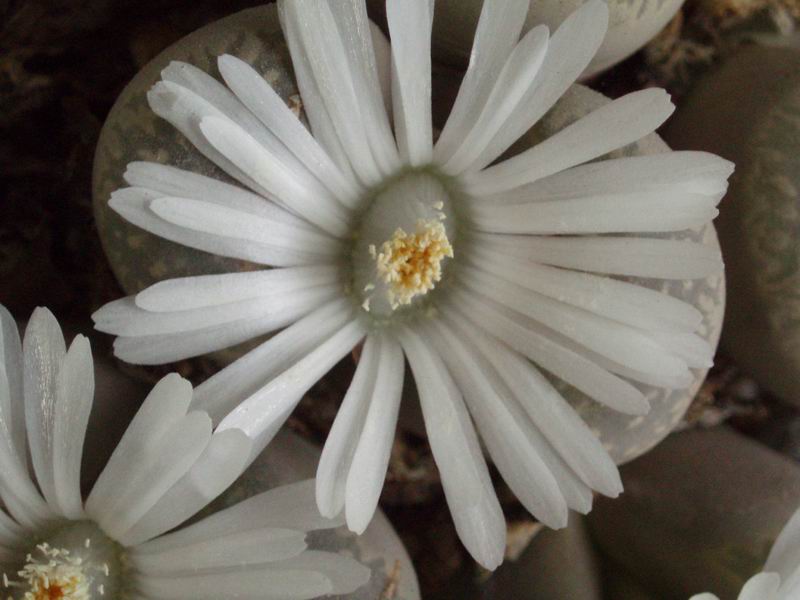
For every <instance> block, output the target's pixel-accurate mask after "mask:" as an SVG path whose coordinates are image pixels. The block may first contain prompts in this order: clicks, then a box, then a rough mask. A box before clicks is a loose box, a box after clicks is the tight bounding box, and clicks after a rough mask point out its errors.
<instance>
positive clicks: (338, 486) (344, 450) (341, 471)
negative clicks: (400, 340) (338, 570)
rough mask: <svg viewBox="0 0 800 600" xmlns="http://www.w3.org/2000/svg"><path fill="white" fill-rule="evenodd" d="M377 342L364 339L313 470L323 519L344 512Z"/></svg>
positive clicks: (372, 383)
mask: <svg viewBox="0 0 800 600" xmlns="http://www.w3.org/2000/svg"><path fill="white" fill-rule="evenodd" d="M381 339H382V338H381V337H379V336H374V335H369V336H367V340H366V342H365V343H364V347H363V349H362V351H361V358H360V359H359V361H358V365H357V366H356V372H355V375H353V381H352V382H351V383H350V387H349V388H347V393H346V394H345V397H344V400H343V401H342V405H341V406H340V407H339V410H338V412H337V413H336V419H335V420H334V421H333V426H332V427H331V431H330V433H329V434H328V439H327V440H325V447H324V448H323V449H322V455H321V456H320V459H319V465H318V466H317V478H316V496H317V505H318V506H319V510H320V513H322V514H323V515H324V516H326V517H335V516H336V515H338V514H339V513H341V512H342V510H344V506H345V489H346V484H347V476H348V473H349V472H350V466H351V465H352V463H353V456H354V455H355V452H356V447H357V446H358V443H359V440H360V439H361V432H362V431H363V429H364V422H365V421H366V419H367V413H368V411H369V407H370V402H371V401H372V393H373V390H374V389H375V382H376V380H377V377H378V365H379V350H380V343H381Z"/></svg>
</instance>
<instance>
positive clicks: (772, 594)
mask: <svg viewBox="0 0 800 600" xmlns="http://www.w3.org/2000/svg"><path fill="white" fill-rule="evenodd" d="M780 586H781V577H780V575H778V574H777V573H759V574H758V575H755V576H754V577H751V578H750V579H749V580H748V582H747V583H745V584H744V587H743V588H742V591H741V592H739V600H778V589H779V588H780ZM786 599H787V600H790V598H789V596H786Z"/></svg>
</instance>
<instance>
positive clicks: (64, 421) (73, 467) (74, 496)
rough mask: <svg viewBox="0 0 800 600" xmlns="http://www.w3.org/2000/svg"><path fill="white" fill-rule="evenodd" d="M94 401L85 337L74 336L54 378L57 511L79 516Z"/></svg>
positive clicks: (91, 371)
mask: <svg viewBox="0 0 800 600" xmlns="http://www.w3.org/2000/svg"><path fill="white" fill-rule="evenodd" d="M93 400H94V364H93V363H92V350H91V348H90V346H89V340H88V339H86V338H85V337H83V336H82V335H79V336H76V337H75V339H74V340H73V342H72V344H71V345H70V348H69V351H68V352H67V355H66V357H65V358H64V362H63V364H62V366H61V370H60V371H59V373H58V378H57V381H56V402H55V407H54V409H55V415H54V424H53V477H54V480H53V483H54V487H55V495H56V498H57V500H58V505H59V512H60V513H61V514H62V515H64V516H65V517H67V518H68V519H74V520H77V519H81V518H82V517H83V515H84V513H83V498H82V497H81V458H82V457H83V442H84V440H85V438H86V427H87V426H88V424H89V414H90V413H91V411H92V401H93Z"/></svg>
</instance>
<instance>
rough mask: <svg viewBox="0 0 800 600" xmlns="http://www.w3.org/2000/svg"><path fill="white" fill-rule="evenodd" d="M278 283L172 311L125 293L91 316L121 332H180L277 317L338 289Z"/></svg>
mask: <svg viewBox="0 0 800 600" xmlns="http://www.w3.org/2000/svg"><path fill="white" fill-rule="evenodd" d="M281 287H282V288H283V289H281ZM281 287H277V286H276V290H275V291H274V292H273V293H272V294H270V295H268V296H267V295H265V296H262V297H257V298H251V299H248V300H238V301H233V302H229V303H226V304H221V305H217V306H203V307H200V308H190V309H187V310H175V311H174V312H152V311H149V310H145V309H143V308H140V307H139V306H137V304H136V300H135V298H134V297H133V296H128V297H127V298H121V299H119V300H114V301H113V302H109V303H108V304H106V305H105V306H103V307H102V308H100V309H99V310H98V311H97V312H95V313H94V314H93V315H92V318H93V319H94V322H95V327H96V328H97V329H98V330H100V331H103V332H106V333H113V334H116V335H122V336H131V337H138V336H144V335H159V334H167V333H182V332H185V331H197V330H200V329H207V328H209V327H214V326H216V325H222V324H225V323H229V324H235V323H237V322H239V321H243V320H248V319H259V318H260V319H264V318H268V317H270V316H272V317H275V318H280V315H282V314H286V313H290V314H293V313H294V312H295V311H294V308H295V307H296V305H297V304H300V303H303V301H304V299H306V298H324V297H328V296H329V295H332V293H333V291H334V290H336V289H338V286H333V285H327V286H320V287H299V288H298V287H294V289H293V286H281Z"/></svg>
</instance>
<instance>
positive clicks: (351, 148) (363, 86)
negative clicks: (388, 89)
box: [281, 0, 397, 186]
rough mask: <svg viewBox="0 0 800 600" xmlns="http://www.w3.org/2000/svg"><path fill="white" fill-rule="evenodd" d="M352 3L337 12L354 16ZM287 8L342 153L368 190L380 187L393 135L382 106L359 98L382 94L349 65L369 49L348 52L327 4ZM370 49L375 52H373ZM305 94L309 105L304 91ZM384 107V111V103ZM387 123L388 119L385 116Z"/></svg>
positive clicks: (307, 0) (297, 2)
mask: <svg viewBox="0 0 800 600" xmlns="http://www.w3.org/2000/svg"><path fill="white" fill-rule="evenodd" d="M347 1H349V0H343V2H342V3H343V4H345V5H344V6H343V7H337V10H339V11H341V10H343V11H346V12H350V11H349V9H350V8H352V7H350V6H348V5H347V4H346V2H347ZM281 7H282V9H283V11H284V13H285V16H284V31H286V30H287V26H288V28H291V29H292V34H293V35H296V36H297V40H298V42H299V45H300V46H299V52H302V54H303V56H304V59H305V60H307V61H308V64H309V65H310V70H311V73H312V76H313V78H314V84H315V87H316V88H317V90H318V91H319V96H320V99H321V102H322V104H323V105H324V106H325V110H326V112H327V114H328V115H329V118H330V123H331V125H332V127H333V129H334V130H335V132H336V136H337V137H338V140H339V142H340V144H341V148H342V150H343V151H344V153H345V154H346V155H347V157H348V159H349V162H350V164H351V165H352V167H353V169H354V170H355V172H356V174H357V175H358V177H359V179H360V180H361V181H362V182H363V183H364V184H366V185H368V186H372V185H376V184H378V183H379V182H380V181H381V179H382V178H383V176H385V175H387V174H388V172H382V170H381V167H382V166H388V165H387V164H384V163H383V160H382V159H383V158H386V157H387V156H389V155H391V152H392V149H391V148H390V147H389V146H390V144H391V136H390V135H389V132H388V129H386V128H385V127H388V125H387V126H381V124H380V117H379V113H377V112H373V111H377V109H378V107H377V106H372V103H371V101H368V100H367V99H366V98H364V99H363V102H364V104H363V105H361V102H362V100H360V99H359V93H361V94H364V93H372V91H375V92H377V90H371V89H370V88H371V86H370V84H369V83H368V79H367V78H369V77H370V76H369V75H368V74H366V73H358V74H356V73H353V71H352V70H351V69H352V68H357V67H358V65H357V64H349V63H350V61H353V62H356V61H359V60H360V59H362V58H363V57H364V54H365V52H366V48H363V49H362V50H361V51H359V50H357V49H356V47H355V46H354V45H350V46H349V49H350V50H351V51H352V52H351V53H348V48H346V47H345V44H344V43H343V40H342V35H341V34H340V32H339V27H338V26H337V24H336V20H335V19H334V16H333V10H332V8H331V6H329V5H328V3H327V2H316V1H314V0H293V1H291V2H286V3H282V4H281ZM343 18H346V17H343ZM364 18H365V17H364ZM363 25H364V23H363V22H362V26H363ZM342 33H345V32H342ZM360 35H362V36H363V39H362V40H361V41H362V42H363V43H364V44H369V45H370V46H371V41H372V40H371V37H370V36H369V35H366V32H365V31H362V32H361V34H360ZM290 48H291V46H290ZM369 50H370V52H371V48H370V49H369ZM294 56H295V52H294V51H292V57H293V59H294ZM362 66H363V65H362ZM373 76H374V73H373ZM375 83H377V82H375ZM359 84H360V85H359ZM301 94H302V96H303V99H304V100H305V97H306V96H305V92H304V91H303V88H302V86H301ZM375 100H377V98H375ZM379 104H381V108H382V102H380V103H379ZM368 106H372V108H368ZM359 107H360V108H361V110H359ZM362 112H363V114H362ZM383 118H384V119H385V118H386V117H385V115H384V117H383ZM368 126H369V127H374V128H378V131H373V132H371V133H368V132H367V127H368ZM375 150H377V151H378V152H377V153H376V152H375ZM395 166H397V165H395Z"/></svg>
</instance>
